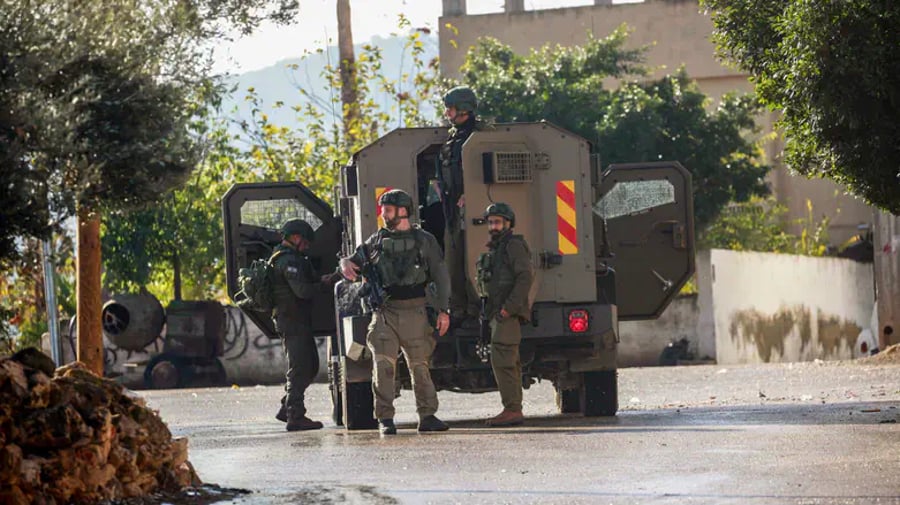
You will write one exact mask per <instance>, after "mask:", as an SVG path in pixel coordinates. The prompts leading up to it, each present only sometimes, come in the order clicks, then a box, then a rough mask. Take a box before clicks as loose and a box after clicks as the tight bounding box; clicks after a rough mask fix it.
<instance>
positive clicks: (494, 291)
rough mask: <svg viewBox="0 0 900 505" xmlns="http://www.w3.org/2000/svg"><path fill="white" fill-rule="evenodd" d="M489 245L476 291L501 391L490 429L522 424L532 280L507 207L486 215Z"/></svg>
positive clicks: (521, 239) (480, 263)
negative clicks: (523, 345) (523, 349)
mask: <svg viewBox="0 0 900 505" xmlns="http://www.w3.org/2000/svg"><path fill="white" fill-rule="evenodd" d="M484 217H485V219H486V220H487V224H488V232H489V233H490V237H491V238H490V242H488V244H487V247H488V252H486V253H482V254H481V256H480V257H479V259H478V273H477V279H478V290H479V292H480V295H481V296H482V300H483V304H482V312H483V314H482V317H484V318H486V319H487V320H489V321H490V328H491V368H492V369H493V370H494V378H495V379H496V380H497V388H498V389H499V390H500V399H501V401H502V402H503V411H502V412H501V413H500V414H498V415H497V416H495V417H492V418H491V419H488V420H487V425H488V426H513V425H517V424H522V422H523V421H524V416H523V414H522V365H521V363H520V361H519V343H520V342H521V341H522V329H521V323H522V321H527V320H528V319H529V318H530V317H531V308H530V307H529V306H528V292H529V291H530V290H531V283H532V282H533V280H534V267H533V266H532V264H531V252H530V251H529V249H528V244H527V243H526V242H525V238H524V237H522V235H515V234H513V230H512V229H513V228H514V227H515V226H516V214H515V213H514V212H513V209H512V207H510V206H509V205H507V204H505V203H500V202H498V203H494V204H492V205H490V206H489V207H488V208H487V210H486V211H485V213H484Z"/></svg>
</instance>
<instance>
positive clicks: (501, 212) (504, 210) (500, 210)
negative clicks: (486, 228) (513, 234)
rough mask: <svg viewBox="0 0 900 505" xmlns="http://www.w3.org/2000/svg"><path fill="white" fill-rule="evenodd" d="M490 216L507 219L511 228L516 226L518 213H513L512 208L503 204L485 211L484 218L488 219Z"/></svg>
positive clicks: (491, 206)
mask: <svg viewBox="0 0 900 505" xmlns="http://www.w3.org/2000/svg"><path fill="white" fill-rule="evenodd" d="M489 216H500V217H505V218H506V219H509V227H510V228H514V227H515V226H516V213H515V212H513V210H512V207H510V206H509V205H508V204H505V203H503V202H497V203H492V204H490V205H488V208H487V209H486V210H485V211H484V218H485V219H487V218H488V217H489Z"/></svg>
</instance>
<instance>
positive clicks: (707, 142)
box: [597, 70, 769, 228]
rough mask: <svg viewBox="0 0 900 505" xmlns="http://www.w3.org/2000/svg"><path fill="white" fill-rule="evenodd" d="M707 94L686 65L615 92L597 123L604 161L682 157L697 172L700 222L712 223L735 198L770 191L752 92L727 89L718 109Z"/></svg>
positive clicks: (696, 212)
mask: <svg viewBox="0 0 900 505" xmlns="http://www.w3.org/2000/svg"><path fill="white" fill-rule="evenodd" d="M707 101H708V99H707V97H706V95H704V94H703V93H701V92H700V90H699V89H698V88H697V85H696V84H695V83H693V82H692V81H690V80H689V79H688V77H687V75H686V74H685V72H684V70H681V71H679V72H678V73H677V74H675V75H671V76H666V77H663V78H662V79H659V80H657V81H653V82H650V83H646V84H636V83H628V84H624V85H622V87H621V88H619V90H618V91H617V92H616V93H615V95H614V97H613V100H612V103H611V104H610V105H609V107H608V108H607V110H606V113H605V115H604V116H603V118H602V119H601V120H600V123H599V125H598V126H597V135H598V137H599V141H598V145H597V151H598V152H599V153H600V159H601V160H603V163H604V164H610V163H626V162H637V161H658V160H678V161H680V162H681V163H682V164H683V165H684V166H685V167H687V168H688V169H689V170H690V171H691V174H692V176H693V186H694V195H695V198H694V217H695V222H696V226H697V227H699V228H702V227H703V226H704V225H706V223H709V222H710V221H711V220H712V219H713V218H715V216H716V215H717V214H718V213H719V211H720V209H722V208H723V207H724V206H725V205H727V204H728V203H729V202H744V201H747V200H748V199H750V198H751V197H753V196H756V195H764V194H766V193H768V189H767V187H766V185H765V183H764V180H763V178H764V177H765V175H766V173H767V172H768V171H769V166H767V165H764V164H762V163H760V161H759V158H760V150H759V148H758V146H757V145H756V144H755V143H753V142H751V141H748V140H747V138H746V137H747V136H748V135H751V134H755V133H757V131H758V129H757V128H756V125H755V123H754V116H755V114H756V112H757V104H756V103H755V101H754V99H753V97H750V96H738V95H733V94H731V95H726V96H724V97H723V98H722V100H721V103H720V104H719V106H718V107H717V108H716V109H715V110H714V111H712V112H707V111H706V107H705V106H706V103H707Z"/></svg>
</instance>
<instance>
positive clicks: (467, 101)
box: [444, 86, 478, 112]
mask: <svg viewBox="0 0 900 505" xmlns="http://www.w3.org/2000/svg"><path fill="white" fill-rule="evenodd" d="M444 106H445V107H456V110H458V111H460V112H475V109H477V108H478V97H477V96H476V95H475V92H474V91H472V88H470V87H468V86H457V87H455V88H453V89H451V90H450V91H448V92H447V94H446V95H444Z"/></svg>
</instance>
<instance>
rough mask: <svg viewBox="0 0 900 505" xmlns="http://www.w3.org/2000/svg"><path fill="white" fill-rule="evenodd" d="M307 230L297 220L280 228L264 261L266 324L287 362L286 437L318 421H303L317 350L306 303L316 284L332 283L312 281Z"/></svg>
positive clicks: (325, 278) (318, 287) (313, 426)
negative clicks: (268, 286) (268, 281)
mask: <svg viewBox="0 0 900 505" xmlns="http://www.w3.org/2000/svg"><path fill="white" fill-rule="evenodd" d="M314 235H315V234H314V232H313V229H312V227H311V226H310V225H309V223H307V222H306V221H304V220H302V219H291V220H288V221H286V222H285V223H284V224H283V225H282V226H281V236H282V241H281V244H279V245H278V246H276V247H275V250H274V251H273V253H272V257H271V258H270V260H269V261H270V263H271V264H272V267H273V270H274V274H275V275H274V276H273V278H272V298H273V300H274V302H275V309H274V310H273V312H272V319H273V320H274V321H275V329H276V330H277V331H278V333H279V334H280V335H281V343H282V346H283V347H284V353H285V355H286V356H287V360H288V369H287V373H286V374H285V379H286V380H285V386H284V388H285V392H286V395H285V397H284V398H282V410H281V411H279V413H278V415H277V416H276V417H278V418H279V419H280V420H283V421H287V430H288V431H300V430H317V429H320V428H321V427H322V423H321V422H319V421H313V420H311V419H309V418H308V417H306V406H305V405H304V393H305V392H306V388H308V387H309V385H310V384H312V381H313V379H314V378H315V377H316V374H317V373H318V372H319V350H318V348H317V347H316V339H315V338H314V337H313V330H312V308H313V306H312V300H313V297H314V296H315V295H316V293H318V292H319V291H320V290H321V289H322V283H326V284H327V283H330V282H332V281H333V280H336V274H335V275H326V276H323V277H321V278H320V277H318V276H317V275H316V273H315V270H314V268H313V265H312V263H311V262H310V260H309V257H308V256H307V255H306V250H307V249H309V246H310V245H311V244H312V241H313V238H314Z"/></svg>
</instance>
